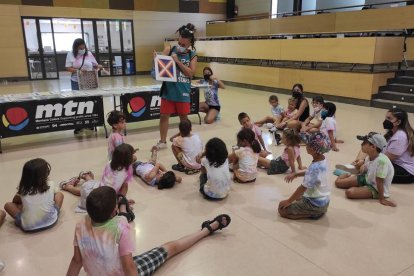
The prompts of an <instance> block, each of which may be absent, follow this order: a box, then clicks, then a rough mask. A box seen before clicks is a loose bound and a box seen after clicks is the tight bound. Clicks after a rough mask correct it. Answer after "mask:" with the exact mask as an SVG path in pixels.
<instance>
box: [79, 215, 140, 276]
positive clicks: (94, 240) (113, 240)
mask: <svg viewBox="0 0 414 276" xmlns="http://www.w3.org/2000/svg"><path fill="white" fill-rule="evenodd" d="M73 245H74V246H77V247H78V248H79V251H80V252H81V255H82V264H83V267H84V269H85V271H86V273H87V274H88V275H99V276H105V275H108V276H109V275H110V276H117V275H124V270H123V268H122V263H121V257H122V256H126V255H128V254H132V253H133V252H134V251H135V241H134V239H133V236H132V233H131V231H130V226H129V224H128V221H127V220H126V218H125V217H123V216H115V217H113V218H112V219H110V220H108V221H107V222H104V223H99V224H98V223H93V222H92V221H91V218H90V217H89V216H88V215H86V216H85V217H84V219H82V221H80V222H79V223H78V224H77V225H76V229H75V238H74V241H73Z"/></svg>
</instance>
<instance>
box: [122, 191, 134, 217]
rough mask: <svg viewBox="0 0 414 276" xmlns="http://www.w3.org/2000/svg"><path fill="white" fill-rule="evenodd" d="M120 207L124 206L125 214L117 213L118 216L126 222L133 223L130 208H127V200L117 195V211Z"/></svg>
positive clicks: (132, 214)
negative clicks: (124, 218)
mask: <svg viewBox="0 0 414 276" xmlns="http://www.w3.org/2000/svg"><path fill="white" fill-rule="evenodd" d="M121 205H125V208H126V210H127V212H126V213H125V212H119V213H118V216H124V217H126V219H127V220H128V222H131V221H133V220H134V219H135V214H134V213H133V212H132V210H131V207H129V203H128V199H127V198H126V197H125V196H124V195H122V194H119V195H118V209H119V208H120V206H121Z"/></svg>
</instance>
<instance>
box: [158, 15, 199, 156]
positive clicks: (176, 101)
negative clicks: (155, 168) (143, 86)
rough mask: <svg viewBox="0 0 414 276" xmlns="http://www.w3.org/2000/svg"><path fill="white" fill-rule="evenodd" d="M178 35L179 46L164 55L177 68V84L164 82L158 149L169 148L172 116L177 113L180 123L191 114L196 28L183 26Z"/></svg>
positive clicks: (195, 56)
mask: <svg viewBox="0 0 414 276" xmlns="http://www.w3.org/2000/svg"><path fill="white" fill-rule="evenodd" d="M176 33H178V34H179V37H178V46H172V47H171V46H168V47H166V48H165V49H164V51H163V53H162V54H163V55H170V56H171V57H172V58H173V60H174V61H175V64H176V68H177V82H164V85H163V86H164V88H163V89H162V91H160V94H161V108H160V113H161V114H160V141H159V142H158V143H157V145H156V146H157V148H158V149H163V148H166V147H167V142H166V139H167V133H168V126H169V120H170V115H171V114H175V113H177V114H178V116H180V121H183V120H187V114H189V113H190V91H191V79H192V78H193V76H194V74H195V70H196V66H197V54H196V51H195V47H194V43H195V37H194V33H195V27H194V25H193V24H191V23H188V24H187V25H183V26H181V27H180V28H179V29H178V30H177V31H176Z"/></svg>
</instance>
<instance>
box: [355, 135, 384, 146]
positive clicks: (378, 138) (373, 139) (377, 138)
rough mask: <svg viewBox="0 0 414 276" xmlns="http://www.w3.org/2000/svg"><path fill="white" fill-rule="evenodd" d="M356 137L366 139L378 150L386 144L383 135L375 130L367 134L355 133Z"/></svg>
mask: <svg viewBox="0 0 414 276" xmlns="http://www.w3.org/2000/svg"><path fill="white" fill-rule="evenodd" d="M357 139H358V140H361V141H368V142H369V143H371V144H373V145H374V146H376V147H377V148H379V149H380V150H382V149H383V148H385V147H386V146H387V141H386V140H385V138H384V136H383V135H381V134H379V133H376V132H370V133H368V134H367V135H357Z"/></svg>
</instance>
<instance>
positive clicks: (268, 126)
mask: <svg viewBox="0 0 414 276" xmlns="http://www.w3.org/2000/svg"><path fill="white" fill-rule="evenodd" d="M265 127H266V128H268V129H271V128H273V127H275V125H274V124H272V123H266V124H265Z"/></svg>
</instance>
